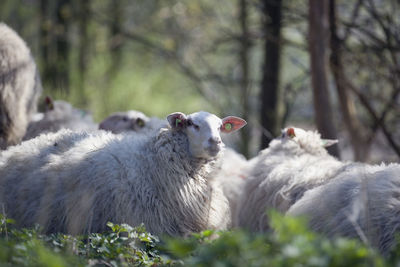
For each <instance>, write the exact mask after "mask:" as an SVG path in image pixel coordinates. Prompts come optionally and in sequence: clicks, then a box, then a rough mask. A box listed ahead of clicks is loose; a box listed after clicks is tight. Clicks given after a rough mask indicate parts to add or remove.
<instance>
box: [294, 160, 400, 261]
mask: <svg viewBox="0 0 400 267" xmlns="http://www.w3.org/2000/svg"><path fill="white" fill-rule="evenodd" d="M321 167H324V166H323V165H322V166H321ZM287 214H288V215H292V216H294V215H297V216H298V215H302V216H306V217H307V218H308V219H309V224H310V227H311V229H313V230H315V231H318V232H321V233H324V234H326V235H327V236H329V237H333V236H345V237H353V238H360V239H361V240H363V241H364V242H365V243H367V244H369V245H371V246H373V247H375V248H378V249H379V250H380V251H381V252H382V253H384V254H387V253H388V252H389V250H390V249H391V248H393V245H394V243H395V238H396V233H397V234H398V233H399V232H400V165H399V164H389V165H384V164H382V165H367V164H361V163H353V164H350V165H348V166H346V168H345V169H342V171H341V172H340V173H339V174H338V175H337V177H336V178H335V179H333V180H331V181H329V182H328V183H327V184H323V185H321V186H318V187H316V188H314V189H311V190H309V191H307V192H306V193H305V194H304V196H303V197H302V198H301V199H300V200H299V201H298V202H296V203H295V204H294V205H293V206H292V207H291V208H290V209H289V211H288V212H287Z"/></svg>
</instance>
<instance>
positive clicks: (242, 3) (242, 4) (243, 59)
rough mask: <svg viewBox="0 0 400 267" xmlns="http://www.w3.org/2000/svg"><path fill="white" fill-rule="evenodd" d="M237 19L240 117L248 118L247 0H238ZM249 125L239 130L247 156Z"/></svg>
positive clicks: (243, 150)
mask: <svg viewBox="0 0 400 267" xmlns="http://www.w3.org/2000/svg"><path fill="white" fill-rule="evenodd" d="M239 9H240V15H239V21H240V28H241V38H240V53H239V62H240V67H241V74H242V76H241V79H240V89H241V98H242V99H241V101H242V117H243V118H244V119H245V120H248V119H249V115H250V107H249V90H250V82H249V80H250V78H249V53H250V40H249V38H250V37H249V29H248V22H247V19H248V13H247V0H239ZM250 130H251V128H250V127H245V128H244V129H242V130H241V132H240V133H241V137H242V139H241V149H240V150H241V151H240V152H241V153H242V154H243V155H244V156H245V157H246V158H248V157H249V144H250Z"/></svg>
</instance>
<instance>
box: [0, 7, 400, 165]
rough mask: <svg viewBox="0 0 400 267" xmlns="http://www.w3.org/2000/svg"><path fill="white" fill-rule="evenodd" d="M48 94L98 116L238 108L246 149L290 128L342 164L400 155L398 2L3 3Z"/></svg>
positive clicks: (0, 12)
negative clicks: (318, 138)
mask: <svg viewBox="0 0 400 267" xmlns="http://www.w3.org/2000/svg"><path fill="white" fill-rule="evenodd" d="M0 20H1V21H3V22H5V23H6V24H8V25H9V26H10V27H12V28H13V29H15V30H16V31H17V32H18V33H19V34H20V35H21V36H22V38H23V39H24V40H25V41H26V42H27V43H28V46H29V47H30V48H31V50H32V54H33V56H34V58H35V60H36V62H37V64H38V65H39V69H40V73H41V78H42V83H43V86H44V89H45V92H44V93H43V95H42V97H44V96H46V95H49V96H52V97H53V98H54V99H64V100H67V101H69V102H71V103H72V104H73V105H74V106H76V107H79V108H82V109H86V110H89V111H90V112H91V113H92V114H93V116H94V117H95V119H96V121H100V120H102V119H103V118H105V117H106V116H108V115H109V114H110V113H112V112H115V111H125V110H129V109H135V110H139V111H142V112H144V113H145V114H146V115H148V116H159V117H162V118H165V117H166V115H167V114H169V113H171V112H174V111H182V112H185V113H192V112H195V111H198V110H206V111H209V112H213V113H215V114H217V115H219V116H220V117H223V116H226V115H236V116H240V117H242V118H244V119H246V120H247V121H248V125H247V126H246V127H245V128H244V129H243V130H241V131H240V132H239V133H237V134H235V136H234V137H233V138H231V139H229V140H227V142H228V143H229V145H231V146H233V147H234V148H235V149H237V150H238V151H239V152H241V153H242V154H244V155H245V156H246V157H248V158H249V157H252V156H254V155H256V154H257V153H258V151H259V150H261V149H262V148H265V147H266V146H268V143H269V142H270V141H271V139H272V138H273V137H275V136H278V135H280V131H281V129H282V128H284V127H285V126H288V125H293V126H298V127H302V128H306V129H315V130H318V131H319V132H320V133H321V134H322V136H323V137H324V138H332V139H336V138H337V139H339V140H340V142H339V144H340V145H339V146H335V147H333V148H332V149H330V150H329V152H330V153H331V154H333V155H335V156H338V157H340V158H341V159H344V160H357V161H367V162H381V161H386V162H399V161H400V97H399V94H400V1H398V0H308V1H306V0H303V1H299V0H280V1H279V0H218V1H215V0H197V1H193V0H191V1H189V0H136V1H128V0H96V1H93V0H85V1H82V0H51V1H50V0H2V1H1V2H0Z"/></svg>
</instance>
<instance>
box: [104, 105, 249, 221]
mask: <svg viewBox="0 0 400 267" xmlns="http://www.w3.org/2000/svg"><path fill="white" fill-rule="evenodd" d="M166 125H167V122H166V120H161V119H159V118H157V117H152V118H149V117H147V116H146V115H145V114H143V113H142V112H140V111H136V110H130V111H126V112H115V113H113V114H111V115H110V116H109V117H107V118H106V119H104V120H103V121H102V122H101V123H100V125H99V129H102V130H107V131H111V132H112V133H115V134H119V133H129V132H132V131H133V132H140V133H144V132H148V131H153V130H158V129H160V128H162V127H166ZM224 137H226V136H222V138H224ZM222 152H223V155H222V156H221V157H220V159H219V161H218V163H217V168H216V170H215V171H214V172H213V174H212V175H211V177H213V178H214V179H215V182H216V183H218V185H219V186H220V187H221V188H222V191H223V192H224V194H225V196H226V198H227V199H228V202H229V206H230V210H231V215H232V218H234V217H235V215H236V207H237V202H238V198H239V196H240V193H241V190H242V188H243V184H244V179H245V175H246V171H245V170H246V167H247V160H246V158H245V157H244V156H243V155H241V154H239V153H237V152H236V151H235V150H233V149H231V148H228V147H225V148H224V150H223V151H222Z"/></svg>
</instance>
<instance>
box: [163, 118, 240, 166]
mask: <svg viewBox="0 0 400 267" xmlns="http://www.w3.org/2000/svg"><path fill="white" fill-rule="evenodd" d="M167 119H168V122H169V124H170V126H171V128H173V129H176V130H180V131H183V132H185V134H186V135H187V137H188V141H189V152H190V154H191V155H192V156H193V157H195V158H204V159H208V158H213V157H215V156H217V155H218V153H219V152H220V151H221V149H222V147H223V146H224V144H223V143H222V141H221V136H220V133H221V132H224V133H231V132H234V131H236V130H239V129H240V128H242V127H243V126H245V125H246V121H245V120H243V119H241V118H238V117H234V116H229V117H226V118H224V119H220V118H218V117H217V116H215V115H214V114H210V113H208V112H205V111H200V112H196V113H193V114H190V115H185V114H183V113H181V112H175V113H172V114H170V115H169V116H168V117H167Z"/></svg>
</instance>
